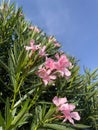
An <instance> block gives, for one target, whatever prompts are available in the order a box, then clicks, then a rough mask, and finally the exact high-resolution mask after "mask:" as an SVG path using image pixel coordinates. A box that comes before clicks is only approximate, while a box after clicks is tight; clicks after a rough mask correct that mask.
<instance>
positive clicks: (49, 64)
mask: <svg viewBox="0 0 98 130" xmlns="http://www.w3.org/2000/svg"><path fill="white" fill-rule="evenodd" d="M45 67H46V68H47V69H50V70H54V69H55V61H54V60H53V59H52V58H46V62H45Z"/></svg>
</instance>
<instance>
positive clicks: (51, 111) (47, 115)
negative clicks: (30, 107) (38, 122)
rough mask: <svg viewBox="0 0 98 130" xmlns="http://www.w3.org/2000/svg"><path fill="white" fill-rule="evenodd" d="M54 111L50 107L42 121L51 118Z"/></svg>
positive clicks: (53, 108)
mask: <svg viewBox="0 0 98 130" xmlns="http://www.w3.org/2000/svg"><path fill="white" fill-rule="evenodd" d="M55 111H56V107H53V106H51V107H50V109H49V110H48V112H47V114H46V115H45V117H44V120H47V119H49V118H50V117H51V116H53V114H54V112H55Z"/></svg>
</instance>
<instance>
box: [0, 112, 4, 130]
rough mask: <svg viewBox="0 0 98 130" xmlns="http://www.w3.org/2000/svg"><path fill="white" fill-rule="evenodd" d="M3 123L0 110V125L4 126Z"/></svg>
mask: <svg viewBox="0 0 98 130" xmlns="http://www.w3.org/2000/svg"><path fill="white" fill-rule="evenodd" d="M4 123H5V121H4V118H3V117H2V114H1V112H0V126H2V127H3V128H4Z"/></svg>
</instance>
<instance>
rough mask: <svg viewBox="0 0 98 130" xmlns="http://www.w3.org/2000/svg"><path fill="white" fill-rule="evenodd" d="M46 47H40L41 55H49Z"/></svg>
mask: <svg viewBox="0 0 98 130" xmlns="http://www.w3.org/2000/svg"><path fill="white" fill-rule="evenodd" d="M45 49H46V46H43V47H40V49H39V55H40V56H47V54H46V52H45Z"/></svg>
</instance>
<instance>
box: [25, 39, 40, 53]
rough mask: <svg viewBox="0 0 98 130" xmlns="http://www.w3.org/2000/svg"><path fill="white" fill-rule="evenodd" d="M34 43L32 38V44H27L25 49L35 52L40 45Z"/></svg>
mask: <svg viewBox="0 0 98 130" xmlns="http://www.w3.org/2000/svg"><path fill="white" fill-rule="evenodd" d="M34 43H35V42H34V40H31V41H30V46H25V49H26V50H32V51H33V52H34V51H36V50H38V49H39V47H40V45H34Z"/></svg>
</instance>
